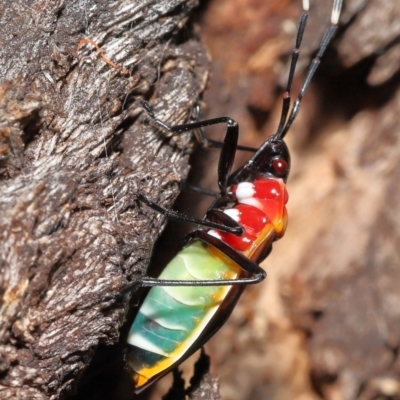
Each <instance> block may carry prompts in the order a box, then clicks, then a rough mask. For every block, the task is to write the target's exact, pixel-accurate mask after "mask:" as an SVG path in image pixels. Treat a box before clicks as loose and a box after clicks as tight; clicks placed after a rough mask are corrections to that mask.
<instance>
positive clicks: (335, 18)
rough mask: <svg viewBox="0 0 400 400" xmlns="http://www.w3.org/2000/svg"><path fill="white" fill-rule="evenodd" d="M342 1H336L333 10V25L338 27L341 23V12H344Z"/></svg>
mask: <svg viewBox="0 0 400 400" xmlns="http://www.w3.org/2000/svg"><path fill="white" fill-rule="evenodd" d="M342 1H343V0H335V1H334V3H333V8H332V15H331V23H332V24H333V25H337V24H338V23H339V17H340V11H341V10H342Z"/></svg>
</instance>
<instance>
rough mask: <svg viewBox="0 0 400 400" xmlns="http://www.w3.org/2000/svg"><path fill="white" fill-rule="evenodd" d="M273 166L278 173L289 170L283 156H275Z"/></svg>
mask: <svg viewBox="0 0 400 400" xmlns="http://www.w3.org/2000/svg"><path fill="white" fill-rule="evenodd" d="M272 168H273V169H274V171H275V172H276V173H277V174H278V175H282V174H284V173H285V172H286V171H287V168H288V165H287V162H286V161H285V160H284V159H283V158H275V160H272Z"/></svg>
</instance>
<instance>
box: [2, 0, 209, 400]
mask: <svg viewBox="0 0 400 400" xmlns="http://www.w3.org/2000/svg"><path fill="white" fill-rule="evenodd" d="M196 5H197V0H157V1H152V0H136V1H131V0H129V1H126V0H117V1H109V0H100V1H95V0H86V1H68V0H65V1H62V0H59V1H50V0H36V1H33V2H29V5H27V2H25V1H23V0H17V1H14V2H3V3H2V4H1V5H0V15H1V16H2V17H1V20H0V31H1V32H2V34H1V43H2V45H1V47H0V54H1V55H0V76H1V86H0V91H1V92H0V94H1V99H0V121H1V125H0V177H1V183H0V184H1V196H0V215H1V219H0V231H1V234H0V237H1V239H0V240H1V248H2V254H1V257H0V268H1V275H0V288H1V294H2V302H1V315H0V371H1V379H0V398H2V399H22V398H28V399H58V398H65V396H66V395H67V394H69V393H71V392H72V391H73V390H74V388H75V386H76V383H77V381H78V379H79V377H80V376H81V375H82V372H83V371H84V370H85V368H86V367H87V365H88V363H89V362H90V359H91V357H92V355H93V354H94V352H95V350H96V348H97V347H98V345H99V344H111V343H114V342H115V341H116V340H117V339H118V336H119V329H120V327H121V325H122V323H123V322H124V318H125V314H126V311H127V308H128V301H127V299H125V301H120V302H114V303H113V302H111V303H110V302H108V303H105V302H104V301H103V297H104V296H106V295H111V294H115V293H117V292H118V291H120V290H121V289H123V288H124V287H125V286H126V285H127V284H128V283H129V282H131V281H134V280H135V279H137V278H138V276H139V275H140V274H141V273H143V272H144V271H145V269H146V267H147V264H148V261H149V257H150V254H151V250H152V246H153V244H154V241H155V239H156V238H157V237H158V235H159V233H160V230H161V229H162V227H163V226H164V224H165V218H164V217H162V216H159V215H157V214H155V213H154V212H152V211H151V210H149V209H148V208H146V207H138V204H137V203H136V202H135V193H136V192H138V191H140V192H141V193H144V194H145V195H146V196H148V197H149V198H151V199H153V200H155V201H157V202H159V203H160V204H162V205H164V206H167V207H170V206H171V205H172V203H173V201H174V199H175V198H176V196H177V194H178V192H179V188H180V184H181V182H182V180H183V179H184V178H185V176H186V174H187V172H188V168H189V167H188V157H189V154H190V152H191V148H192V146H191V140H190V134H184V135H179V136H169V135H167V134H166V133H165V132H161V131H160V130H158V129H155V128H154V127H153V126H151V125H149V124H148V123H147V122H146V121H147V119H146V116H143V113H142V109H141V108H140V107H139V106H138V103H137V100H138V99H139V98H145V99H147V100H149V101H150V102H151V104H152V105H153V106H154V109H155V113H156V115H157V116H158V117H160V118H161V119H162V120H163V121H165V122H167V123H168V124H171V125H173V124H177V123H184V122H186V121H187V120H188V119H189V117H190V114H191V110H192V109H193V106H194V105H195V104H196V103H197V101H198V99H199V95H200V94H201V92H202V91H203V89H204V87H205V83H206V80H207V68H208V62H207V57H206V56H205V54H204V50H203V49H202V47H201V46H200V45H199V43H198V41H197V40H196V38H194V37H193V34H192V32H191V31H190V28H185V24H186V22H187V19H188V15H189V13H190V12H191V10H192V9H193V8H194V7H195V6H196ZM83 38H86V39H87V40H86V41H84V43H83V44H81V45H80V46H79V48H78V45H79V43H80V42H81V39H83ZM96 45H97V46H99V48H96Z"/></svg>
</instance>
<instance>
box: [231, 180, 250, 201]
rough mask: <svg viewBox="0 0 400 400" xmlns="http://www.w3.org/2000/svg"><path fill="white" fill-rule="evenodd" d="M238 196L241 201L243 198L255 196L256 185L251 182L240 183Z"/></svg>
mask: <svg viewBox="0 0 400 400" xmlns="http://www.w3.org/2000/svg"><path fill="white" fill-rule="evenodd" d="M235 194H236V197H237V199H238V200H239V203H241V200H243V199H248V198H250V197H253V196H254V194H255V190H254V185H253V184H252V183H250V182H242V183H239V185H238V186H237V189H236V192H235Z"/></svg>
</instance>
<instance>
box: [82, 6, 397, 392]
mask: <svg viewBox="0 0 400 400" xmlns="http://www.w3.org/2000/svg"><path fill="white" fill-rule="evenodd" d="M331 6H332V1H327V0H312V1H311V11H310V19H309V25H308V29H307V31H306V35H305V38H304V41H303V46H302V56H301V58H300V61H299V68H298V69H297V73H296V76H295V81H294V88H293V94H294V95H297V93H298V90H299V88H300V86H301V84H302V82H303V79H304V76H305V70H306V68H307V66H308V65H309V62H310V58H311V57H312V56H313V54H314V53H315V51H316V49H317V47H318V43H319V41H320V39H321V37H322V34H323V31H324V30H325V29H326V27H327V26H328V24H329V18H330V12H331ZM300 14H301V1H300V0H269V1H265V0H209V1H202V2H201V7H200V8H199V9H198V10H197V13H196V15H195V16H194V24H195V29H196V31H197V34H198V35H199V36H200V38H201V41H202V42H203V44H204V46H205V47H207V48H208V50H209V52H210V56H211V60H212V71H211V76H210V80H209V84H208V89H207V91H206V93H205V96H204V104H203V113H202V116H201V118H202V119H206V118H212V117H218V116H230V117H232V118H234V119H235V120H237V121H238V122H239V124H240V143H241V144H243V145H247V146H254V147H258V146H259V145H260V144H261V143H262V142H263V141H264V140H265V139H266V137H268V136H269V135H270V134H273V133H274V132H275V130H276V127H277V124H278V120H279V116H280V110H281V101H282V94H283V88H284V86H285V84H286V79H287V72H288V60H289V59H290V56H291V52H292V49H293V44H294V37H295V34H296V31H297V21H298V18H299V16H300ZM399 83H400V2H399V1H398V0H369V1H368V0H345V1H344V10H343V13H342V16H341V25H340V28H339V31H338V33H337V35H336V37H335V39H334V41H333V43H332V44H331V46H330V47H329V49H328V50H327V52H326V54H325V56H324V59H323V61H322V63H321V66H320V69H319V71H318V73H317V74H316V76H315V78H314V80H313V82H312V84H311V86H310V88H309V90H308V92H307V94H306V96H305V98H304V101H303V103H302V107H301V111H300V114H299V116H298V118H297V120H296V122H295V123H294V125H293V126H292V128H291V130H290V131H289V133H288V135H287V139H286V141H287V143H288V146H289V148H290V150H291V154H292V172H291V176H290V177H289V180H288V183H287V189H288V192H289V196H290V197H289V203H288V212H289V226H288V230H287V233H286V236H285V237H284V238H283V239H282V240H280V241H279V242H277V243H276V244H275V245H274V250H273V252H272V254H271V255H270V256H269V257H268V258H267V260H266V261H265V262H264V263H263V265H262V266H263V268H265V270H266V271H267V273H268V277H267V279H266V281H265V282H263V283H261V284H259V285H256V286H252V287H249V288H247V289H246V291H245V293H244V295H243V296H242V298H241V299H240V301H239V303H238V305H237V307H236V309H235V311H234V312H233V314H232V316H231V318H230V319H229V321H228V323H227V324H226V325H225V326H224V327H223V328H222V329H221V330H220V331H219V332H218V334H216V335H215V336H214V338H213V339H212V340H211V341H210V342H209V343H208V344H207V345H206V351H207V353H208V354H210V355H211V372H212V373H213V375H214V376H219V377H220V393H221V396H222V399H223V400H248V399H251V400H259V399H260V400H267V399H268V400H320V399H326V400H352V399H359V400H367V399H368V400H369V399H371V400H372V399H400V357H399V350H400V240H399V237H400V90H399ZM206 134H207V136H208V137H210V138H213V139H222V137H223V134H224V129H223V127H222V126H217V127H210V128H209V129H207V131H206ZM218 155H219V153H218V151H217V150H212V151H205V150H201V149H199V150H198V151H196V152H195V154H194V155H193V157H192V170H191V174H190V178H189V179H190V183H192V184H196V185H199V186H201V187H204V188H208V189H216V188H217V185H216V176H217V174H216V171H217V161H218ZM247 157H248V155H247V154H246V153H244V154H239V153H238V155H237V160H236V162H237V165H241V164H242V163H243V162H244V161H245V160H246V158H247ZM209 203H210V199H209V198H206V197H205V198H204V196H200V195H198V194H196V195H193V194H190V193H184V194H182V195H181V196H180V198H179V200H178V203H177V205H176V207H175V208H178V209H180V210H181V211H183V212H186V213H188V214H190V215H196V216H201V215H202V214H203V213H204V211H205V209H206V208H207V205H208V204H209ZM179 227H181V225H179ZM177 229H178V228H177V225H175V224H174V225H172V224H170V225H169V227H168V228H167V231H166V232H165V234H164V239H162V240H161V241H160V242H159V245H158V250H157V252H158V253H160V252H163V254H164V253H165V250H166V249H170V250H171V254H170V256H172V255H173V253H174V252H175V251H177V250H178V249H179V245H180V244H181V242H180V241H179V240H175V241H174V244H173V243H170V242H169V241H168V238H170V237H171V236H173V237H174V238H175V237H176V231H177ZM179 229H180V228H179ZM173 246H175V247H173ZM153 264H157V265H159V260H158V259H155V261H154V262H153ZM164 265H165V264H164ZM121 349H122V347H121ZM121 352H122V350H121ZM196 357H198V355H195V356H194V357H192V358H191V359H189V360H188V361H187V362H185V364H184V365H183V366H182V369H183V370H184V373H185V376H187V377H188V378H190V376H191V374H192V370H193V360H195V359H196ZM121 358H122V357H121ZM120 364H121V365H119V368H120V370H118V368H116V369H115V370H113V372H110V371H108V375H107V379H110V380H111V376H112V375H113V374H114V375H117V376H120V375H121V376H122V375H123V374H122V373H119V372H115V371H122V370H123V365H122V364H123V363H120ZM101 380H102V378H96V381H97V382H98V383H97V384H98V385H100V384H101V383H100V382H101ZM170 384H171V377H166V378H164V379H163V380H161V381H160V382H159V383H158V384H157V385H156V386H155V387H154V389H152V390H150V391H149V393H146V395H143V396H141V397H140V398H141V399H151V400H156V399H160V398H161V397H162V395H163V394H165V393H166V392H167V391H168V388H169V387H170ZM124 385H127V386H124ZM115 386H116V387H118V390H116V391H114V392H112V393H113V394H112V395H109V397H105V398H113V399H114V398H115V399H117V398H118V399H119V398H120V399H125V398H126V399H130V398H133V397H132V394H131V393H132V391H131V390H132V389H131V387H129V383H126V382H125V383H124V384H115ZM82 393H83V392H82ZM117 393H121V397H118V395H117ZM77 398H78V397H77ZM79 398H83V397H79ZM85 398H89V397H85ZM96 398H100V397H96ZM137 398H139V397H137Z"/></svg>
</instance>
